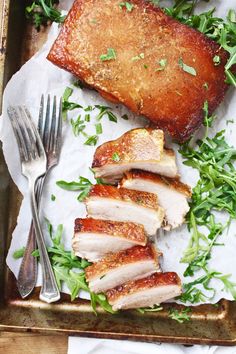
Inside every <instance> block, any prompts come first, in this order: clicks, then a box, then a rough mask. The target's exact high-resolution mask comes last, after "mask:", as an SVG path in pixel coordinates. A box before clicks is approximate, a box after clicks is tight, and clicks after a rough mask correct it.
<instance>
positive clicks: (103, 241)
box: [72, 218, 147, 262]
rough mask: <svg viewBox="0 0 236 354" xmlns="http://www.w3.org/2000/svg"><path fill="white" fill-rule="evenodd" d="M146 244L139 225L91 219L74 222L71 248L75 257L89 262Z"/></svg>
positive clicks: (142, 230)
mask: <svg viewBox="0 0 236 354" xmlns="http://www.w3.org/2000/svg"><path fill="white" fill-rule="evenodd" d="M146 243H147V235H146V232H145V231H144V227H143V225H140V224H135V223H132V222H119V221H109V220H96V219H92V218H87V219H81V218H79V219H76V220H75V234H74V238H73V242H72V248H73V250H74V253H75V254H76V255H77V256H79V257H81V258H86V259H87V260H89V261H90V262H96V261H99V260H100V259H101V258H103V257H105V256H106V255H107V254H109V253H115V252H118V251H121V250H125V249H128V248H131V247H133V246H136V245H140V246H145V245H146Z"/></svg>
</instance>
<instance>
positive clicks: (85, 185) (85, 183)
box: [56, 176, 92, 202]
mask: <svg viewBox="0 0 236 354" xmlns="http://www.w3.org/2000/svg"><path fill="white" fill-rule="evenodd" d="M56 184H57V186H58V187H60V188H62V189H65V190H67V191H81V193H80V194H79V196H78V198H77V199H78V200H79V201H80V202H82V201H83V200H84V199H85V198H86V197H87V195H88V193H89V191H90V189H91V187H92V182H90V180H89V179H88V178H85V177H82V176H80V177H79V181H78V182H77V181H71V182H66V181H63V180H61V181H57V182H56Z"/></svg>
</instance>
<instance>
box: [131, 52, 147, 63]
mask: <svg viewBox="0 0 236 354" xmlns="http://www.w3.org/2000/svg"><path fill="white" fill-rule="evenodd" d="M140 59H144V53H140V54H139V55H136V56H135V57H133V58H131V60H132V61H137V60H140Z"/></svg>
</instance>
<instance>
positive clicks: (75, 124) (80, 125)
mask: <svg viewBox="0 0 236 354" xmlns="http://www.w3.org/2000/svg"><path fill="white" fill-rule="evenodd" d="M70 124H71V126H72V131H73V133H74V136H79V134H80V133H83V131H84V129H85V127H86V126H85V124H84V121H83V120H82V118H81V114H80V115H79V116H78V118H77V119H76V120H74V119H72V118H71V120H70Z"/></svg>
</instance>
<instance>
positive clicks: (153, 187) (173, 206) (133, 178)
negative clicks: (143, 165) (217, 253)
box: [120, 170, 191, 230]
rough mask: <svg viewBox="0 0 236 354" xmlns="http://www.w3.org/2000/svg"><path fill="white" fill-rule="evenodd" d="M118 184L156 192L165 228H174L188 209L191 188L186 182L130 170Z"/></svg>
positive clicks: (181, 220) (180, 222)
mask: <svg viewBox="0 0 236 354" xmlns="http://www.w3.org/2000/svg"><path fill="white" fill-rule="evenodd" d="M120 185H121V186H122V187H125V188H129V189H135V190H138V191H144V192H152V193H156V194H157V195H158V203H159V205H160V206H161V207H162V208H163V209H164V210H165V219H164V225H165V226H164V229H165V230H170V229H174V228H176V227H178V226H179V225H181V224H182V223H183V222H184V217H185V215H186V214H187V212H188V211H189V205H188V201H187V199H188V198H190V197H191V189H190V187H189V186H187V185H186V184H183V183H181V182H180V181H179V180H177V179H171V178H167V177H162V176H159V175H157V174H154V173H149V172H144V171H140V170H132V171H131V172H128V173H126V175H125V177H124V178H123V179H122V181H121V183H120Z"/></svg>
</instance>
